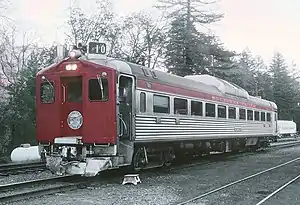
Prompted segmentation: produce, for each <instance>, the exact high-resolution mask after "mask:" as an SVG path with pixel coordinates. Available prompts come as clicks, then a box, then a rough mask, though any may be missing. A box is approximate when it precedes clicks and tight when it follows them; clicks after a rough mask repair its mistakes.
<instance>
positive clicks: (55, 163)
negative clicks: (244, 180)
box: [44, 137, 269, 176]
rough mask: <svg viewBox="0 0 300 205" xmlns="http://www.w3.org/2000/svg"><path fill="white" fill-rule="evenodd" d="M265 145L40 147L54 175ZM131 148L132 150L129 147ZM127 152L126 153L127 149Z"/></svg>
mask: <svg viewBox="0 0 300 205" xmlns="http://www.w3.org/2000/svg"><path fill="white" fill-rule="evenodd" d="M268 146H269V138H268V137H266V138H247V139H226V140H203V141H190V142H179V143H174V142H173V143H160V144H158V143H150V144H149V143H147V144H135V145H134V152H133V153H132V154H130V153H129V155H130V156H124V155H121V154H118V153H117V146H116V145H112V146H93V145H67V144H59V145H57V144H56V145H50V146H44V150H45V151H44V155H45V159H46V165H47V167H48V168H49V169H50V170H51V172H52V173H54V174H56V175H66V174H71V175H72V174H78V175H83V176H95V175H97V174H98V173H99V172H101V171H104V170H108V169H116V168H119V167H123V166H131V168H132V170H134V171H140V170H143V169H150V168H155V167H163V166H170V165H171V164H172V163H173V162H174V160H182V159H183V160H184V159H187V158H193V157H201V156H203V155H209V154H210V153H211V152H222V153H226V152H240V151H256V150H259V149H264V148H266V147H268ZM132 151H133V150H132ZM127 153H128V152H127Z"/></svg>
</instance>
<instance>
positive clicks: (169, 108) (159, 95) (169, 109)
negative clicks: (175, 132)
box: [152, 94, 171, 114]
mask: <svg viewBox="0 0 300 205" xmlns="http://www.w3.org/2000/svg"><path fill="white" fill-rule="evenodd" d="M155 96H158V97H164V98H167V99H168V112H155V111H154V106H155V105H154V98H155ZM170 102H171V100H170V96H166V95H161V94H153V97H152V112H153V113H156V114H170V113H171V103H170Z"/></svg>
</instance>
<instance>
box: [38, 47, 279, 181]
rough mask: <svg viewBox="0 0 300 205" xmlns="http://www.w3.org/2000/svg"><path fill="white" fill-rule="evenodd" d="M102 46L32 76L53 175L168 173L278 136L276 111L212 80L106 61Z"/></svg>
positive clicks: (74, 54) (43, 142) (41, 134)
mask: <svg viewBox="0 0 300 205" xmlns="http://www.w3.org/2000/svg"><path fill="white" fill-rule="evenodd" d="M103 46H105V45H103V44H97V43H92V44H89V47H88V49H87V51H88V52H86V53H82V52H80V50H78V49H77V50H76V49H74V50H72V51H71V52H70V53H69V54H70V55H69V57H67V58H65V59H64V60H61V61H59V62H57V63H56V64H53V65H51V66H50V67H48V68H45V69H43V70H41V71H40V72H39V73H38V74H37V77H36V81H37V90H36V93H37V98H36V108H37V112H36V121H37V125H36V127H37V141H38V142H39V145H40V146H42V147H43V150H44V152H43V154H44V156H45V158H46V161H47V166H48V167H49V168H50V169H51V170H52V171H53V172H54V173H56V174H81V175H85V176H94V175H96V174H97V173H99V172H100V171H102V170H107V169H115V168H118V167H122V166H131V167H132V168H133V169H135V170H140V169H145V168H149V167H153V166H163V165H170V164H171V162H172V160H174V159H175V158H176V157H182V156H184V155H185V154H186V153H189V154H190V153H192V154H195V153H196V154H202V153H209V152H211V151H221V152H230V151H238V150H241V149H245V148H251V149H257V148H260V147H267V146H268V144H269V138H270V137H273V136H275V134H276V133H275V132H276V123H275V121H276V119H277V114H276V110H277V107H276V104H275V103H273V102H270V101H267V100H263V99H260V98H257V97H253V96H250V95H249V94H248V92H247V91H245V90H244V89H242V88H240V87H238V86H236V85H234V84H232V83H229V82H227V81H224V80H221V79H218V78H215V77H212V76H209V75H197V76H186V77H179V76H175V75H172V74H168V73H165V72H162V71H158V70H151V69H149V68H146V67H144V66H141V65H137V64H133V63H128V62H124V61H120V60H117V59H109V58H107V57H105V56H104V55H102V54H103V50H104V51H105V49H103ZM100 47H101V48H102V49H100ZM104 48H105V47H104ZM98 54H101V55H98Z"/></svg>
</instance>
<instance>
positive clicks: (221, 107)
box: [218, 105, 226, 118]
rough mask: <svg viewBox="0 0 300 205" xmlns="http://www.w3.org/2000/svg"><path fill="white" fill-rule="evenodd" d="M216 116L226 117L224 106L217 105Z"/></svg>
mask: <svg viewBox="0 0 300 205" xmlns="http://www.w3.org/2000/svg"><path fill="white" fill-rule="evenodd" d="M218 117H219V118H226V106H224V105H218Z"/></svg>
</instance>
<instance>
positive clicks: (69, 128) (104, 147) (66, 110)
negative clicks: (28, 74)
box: [36, 58, 131, 176]
mask: <svg viewBox="0 0 300 205" xmlns="http://www.w3.org/2000/svg"><path fill="white" fill-rule="evenodd" d="M36 81H37V90H36V93H37V98H36V107H37V113H36V121H37V125H36V129H37V141H38V143H39V144H40V146H42V147H43V150H44V153H43V154H44V155H45V158H46V163H47V167H48V168H49V169H50V170H51V171H52V172H53V173H55V174H59V175H63V174H80V175H85V176H95V175H96V174H97V173H98V172H100V171H102V170H106V169H112V168H116V167H119V166H120V165H125V164H127V163H129V164H130V160H131V159H130V158H128V159H125V158H124V157H120V156H119V153H118V150H117V147H118V143H119V140H118V137H117V134H118V132H119V129H118V124H119V120H118V118H119V114H117V109H118V107H117V106H116V105H117V102H116V101H117V98H116V94H117V87H116V86H117V82H116V81H117V72H116V70H114V69H111V68H109V67H105V66H101V65H99V64H95V63H91V62H90V61H85V60H79V59H78V58H68V59H66V60H63V61H61V62H59V63H57V64H55V65H53V66H51V67H49V68H47V69H44V70H42V71H40V72H39V73H38V74H37V78H36Z"/></svg>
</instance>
